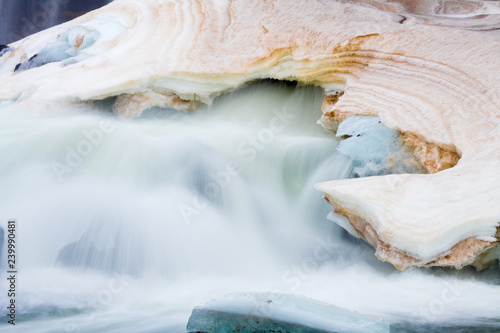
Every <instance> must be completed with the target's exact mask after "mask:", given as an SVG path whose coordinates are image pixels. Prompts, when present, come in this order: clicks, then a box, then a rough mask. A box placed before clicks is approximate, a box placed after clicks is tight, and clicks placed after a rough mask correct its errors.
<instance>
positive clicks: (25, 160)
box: [0, 82, 500, 332]
mask: <svg viewBox="0 0 500 333" xmlns="http://www.w3.org/2000/svg"><path fill="white" fill-rule="evenodd" d="M322 97H323V92H322V91H321V89H316V88H311V87H301V88H294V87H290V86H286V85H283V84H277V83H272V82H267V83H260V84H257V85H252V86H250V87H248V88H245V89H243V90H241V91H238V92H235V93H231V94H228V95H225V96H223V97H221V98H219V99H217V100H216V101H215V102H214V104H213V105H211V106H208V107H202V108H201V109H200V110H198V111H196V112H194V113H182V112H176V111H171V110H158V109H152V110H148V111H147V112H146V113H145V114H144V115H143V116H142V117H141V118H140V119H136V120H132V121H130V120H128V121H125V120H120V119H117V118H116V117H114V116H113V114H112V113H111V112H110V111H109V110H107V109H106V104H107V103H106V101H104V102H102V103H99V104H100V107H101V109H102V110H101V111H100V112H90V111H89V110H84V111H83V112H82V111H81V110H78V111H71V110H68V112H67V113H66V114H64V115H40V114H33V113H29V112H24V113H23V112H20V111H19V110H16V111H15V112H14V111H10V110H9V109H8V108H5V109H3V110H2V112H0V157H1V158H0V170H1V172H0V188H1V189H2V191H0V226H2V228H3V229H4V230H5V229H6V227H7V226H6V224H7V221H8V219H12V218H15V219H16V220H17V223H18V230H17V234H18V236H17V247H18V251H19V253H18V261H19V262H18V269H19V277H18V279H19V281H18V289H19V291H18V292H19V296H18V308H17V311H18V312H17V313H18V318H17V320H18V322H17V325H16V326H15V327H14V326H11V325H7V324H6V321H2V322H1V323H0V325H1V326H2V327H1V330H2V332H10V331H12V332H14V331H23V332H160V331H161V332H185V326H186V323H187V320H188V317H189V315H190V313H191V310H192V308H193V307H194V306H196V305H201V304H204V303H206V302H207V301H209V300H210V299H212V298H218V297H221V296H224V295H226V294H228V293H231V292H242V291H245V292H246V291H276V292H284V293H295V294H302V295H305V296H307V297H311V298H314V299H318V300H322V301H324V302H328V303H330V304H335V305H337V306H340V307H344V308H347V309H350V310H354V311H359V312H362V313H367V314H373V315H380V316H383V317H385V318H386V319H388V320H389V321H390V322H391V323H392V324H393V327H396V331H397V332H403V331H405V332H413V331H414V330H413V331H412V330H410V329H409V328H408V327H410V326H411V325H416V326H418V327H420V328H421V330H422V331H423V332H424V331H425V332H430V331H432V330H431V329H430V327H434V328H435V327H438V326H439V325H448V326H449V325H452V324H453V325H478V324H480V325H483V327H484V328H483V329H484V330H485V332H486V331H487V330H488V328H487V327H494V326H495V325H498V323H495V321H494V318H498V309H493V308H491V307H490V306H488V305H489V304H494V303H495V300H497V299H498V297H499V296H500V290H498V287H497V285H498V282H499V281H498V270H495V269H490V270H488V271H485V272H483V273H480V274H478V273H476V272H472V271H471V270H468V269H465V270H462V271H460V272H450V271H446V270H440V269H433V270H411V271H406V272H400V271H397V270H395V269H394V268H393V267H392V266H390V265H389V264H385V263H382V262H379V261H378V260H377V259H376V258H375V256H374V253H373V249H371V248H370V247H369V246H367V245H365V244H364V243H363V242H362V241H359V240H356V239H355V238H353V237H351V236H349V235H348V234H347V232H345V231H344V230H342V229H341V228H340V227H338V226H336V225H335V224H333V223H332V222H331V221H329V220H327V219H326V216H327V214H328V213H329V212H330V211H331V207H330V206H329V205H327V204H326V202H324V200H322V198H321V193H319V192H318V191H316V190H314V188H313V185H314V184H315V183H317V182H320V181H325V180H333V179H340V178H346V177H350V176H352V174H353V171H352V161H351V159H350V158H349V157H347V156H346V155H343V154H342V153H339V152H337V151H336V146H337V144H338V141H337V139H336V138H335V137H334V136H333V135H331V134H330V133H327V132H325V131H324V130H323V129H322V128H321V126H320V125H318V124H316V120H317V119H318V118H319V117H320V115H321V111H320V109H321V102H322ZM4 250H5V247H4ZM0 262H1V265H0V266H1V267H0V269H1V271H2V274H4V272H6V261H5V255H3V254H2V257H1V261H0ZM2 276H3V275H2ZM1 281H2V282H1V283H0V287H1V290H2V294H0V303H1V304H6V302H7V300H6V294H5V293H4V292H3V291H4V290H6V288H5V287H6V286H7V282H6V279H5V278H2V279H1ZM495 284H496V285H495ZM443 295H444V296H443ZM442 297H446V299H442ZM478 297H480V298H481V299H482V300H483V302H477V301H474V302H471V301H470V300H475V299H476V298H478ZM0 314H1V316H2V318H6V317H5V315H6V314H7V310H6V307H5V306H3V305H2V307H1V310H0ZM408 322H412V323H413V324H408ZM398 325H399V326H398ZM409 325H410V326H409ZM403 327H404V329H403ZM422 327H423V328H422ZM416 330H418V329H416ZM437 331H443V330H442V329H439V330H437Z"/></svg>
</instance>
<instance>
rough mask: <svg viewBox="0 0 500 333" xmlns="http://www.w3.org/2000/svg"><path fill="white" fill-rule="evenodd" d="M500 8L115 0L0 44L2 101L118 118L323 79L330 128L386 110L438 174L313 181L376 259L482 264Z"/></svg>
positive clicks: (498, 161)
mask: <svg viewBox="0 0 500 333" xmlns="http://www.w3.org/2000/svg"><path fill="white" fill-rule="evenodd" d="M446 4H448V2H446ZM499 7H500V5H499V3H498V2H494V1H470V2H468V1H460V2H450V6H448V5H446V6H445V5H443V2H442V1H438V0H436V1H432V0H426V1H411V4H410V2H409V1H400V3H397V1H390V2H387V1H383V0H366V1H361V0H352V3H351V2H349V1H338V2H337V1H316V0H304V1H288V0H281V1H279V0H276V1H263V0H249V1H232V2H230V1H224V0H217V1H215V0H213V1H211V0H206V1H201V0H182V1H181V0H177V1H175V0H142V1H136V0H115V1H113V2H112V3H110V4H109V5H107V6H106V7H103V8H101V9H99V10H96V11H94V12H91V13H88V14H86V15H84V16H82V17H80V18H78V19H76V20H73V21H71V22H68V23H65V24H62V25H60V26H57V27H54V28H51V29H49V30H46V31H43V32H40V33H38V34H35V35H33V36H30V37H28V38H26V39H24V40H21V41H19V42H16V43H13V44H12V45H9V47H8V48H5V47H4V48H3V50H2V51H1V54H0V82H1V84H2V89H0V108H2V107H7V108H28V109H32V110H37V111H43V110H44V109H45V110H50V111H51V112H54V111H55V110H57V109H58V108H64V107H66V106H67V105H68V104H72V105H74V104H79V103H82V104H84V105H91V104H92V103H91V102H92V101H95V100H100V99H105V98H108V97H116V102H115V105H114V109H115V112H116V113H117V114H119V115H121V116H123V117H135V116H139V115H140V114H141V112H142V111H143V110H144V109H147V108H148V107H152V106H161V107H173V108H176V109H180V110H192V109H194V108H195V107H196V106H197V104H198V103H210V102H211V100H212V99H213V98H214V97H215V96H217V95H219V94H221V93H223V92H226V91H230V90H233V89H236V88H238V87H241V86H242V85H244V84H246V83H248V82H250V81H253V80H256V79H263V78H274V79H283V80H295V81H298V82H300V83H304V84H315V85H318V86H321V87H323V88H324V89H325V92H326V95H327V96H326V97H325V102H324V107H323V111H324V115H323V117H322V119H321V123H322V124H323V126H324V127H325V128H326V129H328V130H332V131H334V132H335V131H336V129H337V126H338V125H339V123H341V122H342V121H344V120H345V119H347V118H349V117H351V116H354V115H365V116H378V117H380V119H381V120H382V122H383V123H384V124H385V125H386V126H388V127H389V128H392V129H394V130H397V131H399V132H400V133H402V137H403V139H404V140H405V143H406V144H408V145H410V146H412V147H414V148H415V150H414V151H415V157H416V158H417V159H418V160H420V162H421V163H422V165H423V166H424V167H425V169H426V170H427V172H429V173H434V174H428V175H399V176H398V175H387V176H381V177H378V176H376V177H370V178H361V179H352V180H344V181H338V182H332V183H325V184H321V185H319V188H320V189H321V190H322V191H324V192H325V193H326V194H327V199H328V200H329V201H330V202H331V203H332V204H333V205H334V206H335V210H336V211H337V212H339V213H341V214H344V215H345V216H347V217H348V218H349V219H350V222H351V224H352V225H353V227H354V228H355V229H356V230H358V231H357V232H358V233H359V235H360V236H361V237H364V238H365V239H367V240H368V241H369V242H370V243H371V244H372V245H373V246H375V247H376V248H377V255H378V256H379V258H380V259H382V260H387V261H390V262H391V263H393V264H394V265H395V266H397V267H399V268H408V267H411V266H422V265H439V266H452V267H457V268H460V267H462V266H464V265H469V264H473V263H474V264H476V265H478V264H479V265H483V264H487V263H488V262H490V261H491V259H493V258H495V257H498V255H495V254H494V253H498V252H490V253H485V252H486V251H487V250H488V249H490V248H493V247H496V246H497V245H498V239H499V236H498V234H497V230H498V226H499V224H500V204H499V203H500V172H498V170H500V140H499V137H500V79H499V78H500V30H498V28H499V27H500V24H499V20H500V16H499V15H498V13H499V12H500V10H499ZM68 46H69V48H68ZM35 55H37V56H36V57H35V58H33V57H34V56H35ZM39 57H40V58H39ZM68 57H69V58H68ZM42 60H43V61H42ZM16 69H17V70H16ZM0 112H1V109H0ZM459 159H460V160H459ZM457 162H458V164H457ZM455 165H456V166H455ZM485 258H487V259H485Z"/></svg>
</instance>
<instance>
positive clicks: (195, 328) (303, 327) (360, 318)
mask: <svg viewBox="0 0 500 333" xmlns="http://www.w3.org/2000/svg"><path fill="white" fill-rule="evenodd" d="M187 331H188V332H189V333H199V332H203V333H232V332H241V333H252V332H294V333H334V332H335V333H343V332H345V333H382V332H384V333H385V332H386V333H389V331H390V329H389V325H388V324H387V322H386V321H385V320H383V319H381V318H378V317H371V316H364V315H361V314H358V313H354V312H349V311H347V310H344V309H340V308H337V307H334V306H331V305H328V304H325V303H321V302H317V301H314V300H312V299H308V298H305V297H300V296H293V295H286V294H271V293H262V294H258V293H254V294H234V295H228V296H226V297H223V298H221V299H218V300H214V301H211V302H209V303H208V304H206V305H205V306H204V307H196V308H194V310H193V313H192V314H191V317H190V318H189V322H188V325H187Z"/></svg>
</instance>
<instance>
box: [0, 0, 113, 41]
mask: <svg viewBox="0 0 500 333" xmlns="http://www.w3.org/2000/svg"><path fill="white" fill-rule="evenodd" d="M111 1H112V0H87V1H78V0H36V1H32V0H0V8H1V10H0V44H9V43H12V42H15V41H17V40H20V39H22V38H24V37H26V36H29V35H32V34H34V33H36V32H38V31H41V30H44V29H47V28H50V27H53V26H55V25H57V24H60V23H63V22H66V21H69V20H71V19H73V18H75V17H77V16H80V15H82V14H84V13H86V12H88V11H91V10H94V9H96V8H99V7H102V6H104V5H106V4H108V3H110V2H111Z"/></svg>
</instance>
